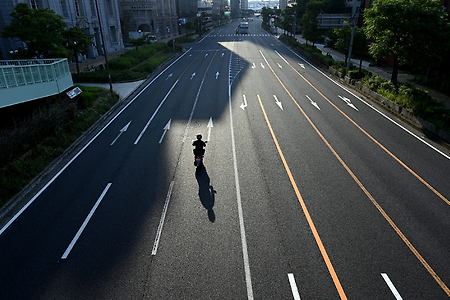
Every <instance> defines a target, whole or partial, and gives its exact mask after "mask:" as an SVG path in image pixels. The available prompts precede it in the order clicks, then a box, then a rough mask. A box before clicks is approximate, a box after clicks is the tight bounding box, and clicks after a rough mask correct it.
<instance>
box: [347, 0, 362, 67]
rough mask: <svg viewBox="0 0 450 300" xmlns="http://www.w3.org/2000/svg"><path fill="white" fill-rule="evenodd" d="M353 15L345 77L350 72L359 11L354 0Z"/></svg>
mask: <svg viewBox="0 0 450 300" xmlns="http://www.w3.org/2000/svg"><path fill="white" fill-rule="evenodd" d="M352 11H353V13H354V15H353V16H352V26H353V28H352V36H351V38H350V47H349V50H348V61H347V70H346V72H345V75H347V74H348V71H350V64H351V60H352V48H353V37H354V35H355V23H356V22H357V20H358V17H359V9H356V0H353V9H352Z"/></svg>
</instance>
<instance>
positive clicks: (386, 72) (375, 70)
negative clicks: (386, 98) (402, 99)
mask: <svg viewBox="0 0 450 300" xmlns="http://www.w3.org/2000/svg"><path fill="white" fill-rule="evenodd" d="M295 38H296V39H297V41H299V42H300V43H303V44H304V43H306V40H305V39H304V38H303V37H302V36H301V35H296V36H295ZM315 46H316V47H317V48H318V49H320V50H321V51H322V54H324V55H326V54H327V53H330V55H331V56H332V57H333V59H334V60H335V61H345V55H344V54H343V53H341V52H339V51H336V50H334V49H331V48H326V47H325V45H323V44H315ZM351 62H352V63H353V64H354V65H355V66H359V63H360V59H354V58H352V59H351ZM371 63H372V62H369V61H367V60H364V59H363V61H362V68H363V69H366V70H367V71H369V72H372V74H374V75H378V76H380V77H381V78H383V79H385V80H391V76H392V68H390V67H387V66H370V65H369V64H371ZM413 79H414V75H412V74H408V73H405V72H402V71H399V72H398V77H397V80H398V82H401V83H405V82H409V83H410V84H412V85H414V86H416V87H418V88H420V89H422V90H425V91H428V94H429V95H430V96H431V97H432V98H434V99H436V100H438V101H441V102H443V103H444V105H445V106H446V107H447V108H448V109H450V96H447V95H445V94H442V93H440V92H438V91H435V90H433V89H430V88H428V87H425V86H421V85H419V84H417V83H414V82H413Z"/></svg>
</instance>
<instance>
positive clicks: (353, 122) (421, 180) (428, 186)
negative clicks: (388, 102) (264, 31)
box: [289, 64, 450, 205]
mask: <svg viewBox="0 0 450 300" xmlns="http://www.w3.org/2000/svg"><path fill="white" fill-rule="evenodd" d="M289 66H290V67H291V68H292V69H293V70H294V71H295V72H296V73H297V74H298V75H299V76H300V77H301V78H302V79H303V80H304V81H306V83H308V84H309V85H310V86H311V87H312V88H313V89H314V90H315V91H316V92H317V93H318V94H319V95H320V96H322V97H323V98H324V99H325V100H326V101H327V102H328V103H330V104H331V105H332V106H333V107H334V108H336V109H337V111H339V112H340V113H341V114H342V115H343V116H344V117H346V118H347V119H348V120H349V121H350V122H351V123H352V124H353V125H355V126H356V127H357V128H358V129H359V130H360V131H361V132H362V133H364V134H365V135H366V136H367V137H368V138H369V139H371V140H372V141H373V142H374V143H375V144H377V145H378V146H379V147H380V148H381V149H383V150H384V151H385V152H386V153H387V154H389V155H390V156H391V157H392V158H393V159H394V160H396V161H397V162H398V163H399V164H400V165H401V166H402V167H404V168H405V169H406V170H407V171H408V172H409V173H411V174H412V175H413V176H414V177H416V178H417V179H418V180H419V181H420V182H422V183H423V184H424V185H425V186H426V187H427V188H429V189H430V190H431V191H432V192H433V193H434V194H436V195H437V196H438V197H439V198H441V199H442V200H443V201H444V202H445V203H447V204H448V205H450V201H449V200H448V199H447V198H445V197H444V196H443V195H442V194H441V193H439V192H438V191H437V190H436V189H435V188H433V187H432V186H431V185H430V184H429V183H428V182H426V181H425V180H424V179H423V178H422V177H420V176H419V175H418V174H417V173H416V172H414V171H413V170H412V169H411V168H410V167H408V166H407V165H406V164H405V163H404V162H402V161H401V160H400V159H399V158H398V157H397V156H395V155H394V154H393V153H392V152H390V151H389V150H388V149H387V148H386V147H384V146H383V145H382V144H381V143H380V142H378V141H377V140H376V139H375V138H374V137H372V136H371V135H370V134H369V133H368V132H367V131H365V130H364V129H363V128H362V127H361V126H359V125H358V124H357V123H356V122H355V121H353V119H352V118H350V117H349V116H348V115H347V114H345V113H344V112H343V111H342V110H341V109H339V107H337V106H336V105H335V104H334V103H333V102H331V101H330V100H329V99H328V98H327V97H325V95H323V94H322V93H321V92H320V91H319V90H318V89H317V88H316V87H315V86H314V85H312V83H310V82H309V81H308V80H307V79H306V78H305V77H304V76H303V75H302V74H300V73H299V72H298V71H297V70H296V69H295V68H294V67H292V66H291V65H290V64H289Z"/></svg>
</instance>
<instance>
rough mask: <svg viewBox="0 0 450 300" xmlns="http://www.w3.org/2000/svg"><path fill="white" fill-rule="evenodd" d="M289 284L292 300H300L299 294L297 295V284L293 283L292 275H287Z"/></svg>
mask: <svg viewBox="0 0 450 300" xmlns="http://www.w3.org/2000/svg"><path fill="white" fill-rule="evenodd" d="M288 278H289V284H290V285H291V290H292V296H294V300H301V298H300V294H299V293H298V288H297V283H295V278H294V274H292V273H288Z"/></svg>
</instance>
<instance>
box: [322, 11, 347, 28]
mask: <svg viewBox="0 0 450 300" xmlns="http://www.w3.org/2000/svg"><path fill="white" fill-rule="evenodd" d="M350 23H351V15H349V14H319V15H318V16H317V28H320V29H332V28H341V27H343V26H348V25H349V24H350Z"/></svg>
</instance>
